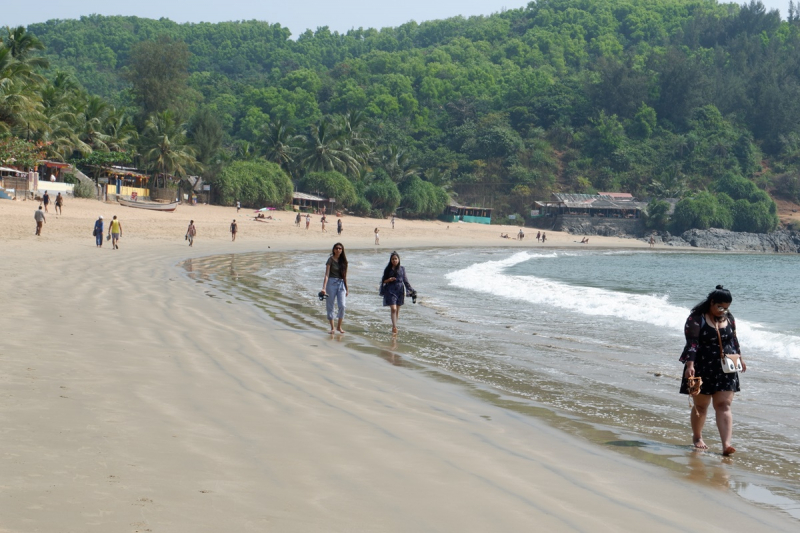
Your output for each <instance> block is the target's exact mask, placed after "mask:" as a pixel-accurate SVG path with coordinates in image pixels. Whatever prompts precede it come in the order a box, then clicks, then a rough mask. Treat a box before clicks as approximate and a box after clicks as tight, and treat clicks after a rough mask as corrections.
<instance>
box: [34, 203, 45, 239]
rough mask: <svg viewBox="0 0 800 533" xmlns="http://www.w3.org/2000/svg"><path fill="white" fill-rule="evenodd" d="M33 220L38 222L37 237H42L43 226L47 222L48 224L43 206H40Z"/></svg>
mask: <svg viewBox="0 0 800 533" xmlns="http://www.w3.org/2000/svg"><path fill="white" fill-rule="evenodd" d="M33 219H34V220H35V221H36V235H39V236H41V235H42V226H43V225H44V223H45V222H47V218H46V217H45V216H44V211H42V206H41V205H40V206H39V209H37V210H36V211H34V213H33Z"/></svg>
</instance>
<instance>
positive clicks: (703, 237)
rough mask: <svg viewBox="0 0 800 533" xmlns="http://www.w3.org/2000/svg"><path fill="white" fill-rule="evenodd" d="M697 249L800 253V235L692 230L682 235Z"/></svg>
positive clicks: (780, 232)
mask: <svg viewBox="0 0 800 533" xmlns="http://www.w3.org/2000/svg"><path fill="white" fill-rule="evenodd" d="M681 237H682V238H683V240H684V241H686V242H688V243H689V244H690V245H692V246H695V247H697V248H712V249H715V250H728V251H740V252H777V253H800V234H798V233H796V232H793V231H788V230H779V231H775V232H772V233H744V232H737V231H728V230H724V229H715V228H712V229H707V230H699V229H690V230H689V231H686V232H684V233H683V235H681Z"/></svg>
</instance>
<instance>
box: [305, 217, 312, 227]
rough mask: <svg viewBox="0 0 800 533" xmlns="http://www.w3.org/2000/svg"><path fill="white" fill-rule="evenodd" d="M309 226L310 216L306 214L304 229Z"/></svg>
mask: <svg viewBox="0 0 800 533" xmlns="http://www.w3.org/2000/svg"><path fill="white" fill-rule="evenodd" d="M310 225H311V215H310V214H306V229H308V227H309V226H310Z"/></svg>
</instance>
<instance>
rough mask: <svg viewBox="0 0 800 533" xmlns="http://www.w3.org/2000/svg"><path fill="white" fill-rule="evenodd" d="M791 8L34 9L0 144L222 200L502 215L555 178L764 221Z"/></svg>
mask: <svg viewBox="0 0 800 533" xmlns="http://www.w3.org/2000/svg"><path fill="white" fill-rule="evenodd" d="M798 11H800V10H798V9H796V7H795V5H794V3H790V10H789V15H788V17H787V20H781V18H780V16H779V13H778V12H777V11H767V10H766V9H765V7H764V6H763V4H761V3H760V2H751V3H749V4H743V5H737V4H719V3H717V2H716V1H714V0H540V1H538V2H531V3H529V4H528V5H527V6H526V7H523V8H520V9H511V10H507V11H504V12H502V13H497V14H494V15H491V16H485V17H471V18H463V17H455V18H451V19H447V20H437V21H429V22H422V23H417V22H409V23H407V24H404V25H402V26H399V27H397V28H384V29H381V30H375V29H357V30H351V31H349V32H347V33H346V34H340V33H337V32H331V31H329V29H328V28H319V29H317V31H315V32H312V31H306V32H305V33H303V34H301V35H299V36H297V37H296V39H294V40H293V39H292V38H291V37H292V36H291V34H290V32H289V31H288V30H287V29H286V28H283V27H281V26H280V25H279V24H270V23H267V22H258V21H242V22H229V23H219V24H205V23H201V24H176V23H173V22H171V21H169V20H164V19H162V20H149V19H140V18H135V17H103V16H88V17H83V18H81V19H80V20H51V21H48V22H46V23H42V24H34V25H31V26H29V27H28V28H27V29H25V28H17V29H13V28H9V29H8V30H7V32H6V33H7V35H6V36H4V37H3V44H2V46H0V159H2V157H3V153H4V152H3V151H4V150H5V153H11V152H10V150H12V149H13V148H14V147H15V146H16V147H17V152H19V150H20V146H19V145H20V143H26V142H28V143H29V144H30V146H32V147H33V148H31V150H34V151H36V150H39V151H43V152H46V153H47V155H48V156H49V157H57V158H60V159H64V160H72V161H76V162H78V163H83V164H103V163H110V162H134V163H136V164H137V165H138V166H140V167H141V168H146V169H148V170H149V171H150V172H152V173H153V174H154V175H170V176H174V177H175V178H176V179H180V178H181V177H184V176H186V175H187V174H200V175H202V176H204V178H206V179H207V180H208V181H210V182H211V183H213V184H214V186H215V188H216V190H217V191H218V193H219V194H218V195H217V197H218V198H219V199H220V200H221V201H222V202H225V203H230V202H233V201H235V199H237V198H238V199H242V201H243V202H244V203H246V204H251V205H258V204H261V203H265V202H271V203H280V202H285V201H286V194H288V193H287V191H291V185H292V183H291V182H294V184H295V185H297V186H298V187H299V188H300V189H301V190H318V191H322V192H325V193H327V194H330V195H332V196H335V197H337V199H339V198H340V199H341V201H342V205H344V206H345V207H347V208H349V209H351V210H353V211H355V212H357V213H359V214H365V215H374V216H381V215H385V214H386V213H389V212H392V211H393V210H395V209H397V208H400V209H402V210H403V211H401V212H404V213H405V214H406V215H407V216H418V217H432V216H436V215H437V214H438V213H440V212H441V210H442V209H443V207H444V206H445V205H446V203H447V201H448V198H452V199H454V200H456V201H458V202H459V203H462V204H470V205H479V206H485V207H493V208H495V213H496V215H495V219H496V220H497V221H499V222H504V221H505V220H506V219H505V217H506V216H507V215H510V214H517V215H518V217H517V220H524V218H526V217H527V214H528V213H529V210H530V209H531V207H532V203H533V201H534V200H541V199H546V198H549V196H550V194H551V193H552V192H555V191H564V192H577V193H592V192H597V191H625V192H631V193H633V194H634V195H636V196H638V197H643V198H650V199H652V202H651V204H650V209H649V212H650V216H649V220H648V223H649V224H650V226H651V227H653V228H658V229H666V228H669V229H672V230H673V231H682V230H684V229H688V228H691V227H699V228H707V227H721V228H728V229H734V230H750V231H770V230H772V229H774V228H775V227H776V226H777V224H778V219H777V215H776V207H775V203H774V202H773V200H772V197H782V198H786V199H790V200H797V199H798V196H800V177H799V176H800V174H799V172H800V12H798ZM0 23H2V13H1V12H0ZM15 80H16V81H15ZM4 147H5V148H4ZM289 180H291V182H290V181H289ZM162 184H163V181H162ZM665 198H679V199H681V201H680V202H679V203H678V205H677V208H676V210H675V213H674V215H673V216H672V217H668V216H667V215H666V209H667V208H668V205H667V204H665V203H664V202H663V201H662V200H663V199H665ZM520 215H521V216H520Z"/></svg>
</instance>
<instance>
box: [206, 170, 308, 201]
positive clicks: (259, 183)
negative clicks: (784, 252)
mask: <svg viewBox="0 0 800 533" xmlns="http://www.w3.org/2000/svg"><path fill="white" fill-rule="evenodd" d="M214 183H215V187H216V189H217V193H218V196H217V198H218V199H219V202H220V203H221V204H222V205H234V204H235V203H236V201H237V200H238V201H240V202H242V205H243V206H249V207H264V206H278V205H283V204H286V203H290V202H291V201H292V191H293V190H294V187H293V186H292V180H291V179H289V176H288V175H287V174H286V173H285V172H284V171H283V169H281V167H280V166H278V165H276V164H275V163H271V162H269V161H263V160H255V161H234V162H233V163H231V164H230V165H228V166H227V167H225V168H224V169H223V170H222V172H221V173H220V174H219V176H218V177H217V179H216V180H215V182H214Z"/></svg>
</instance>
